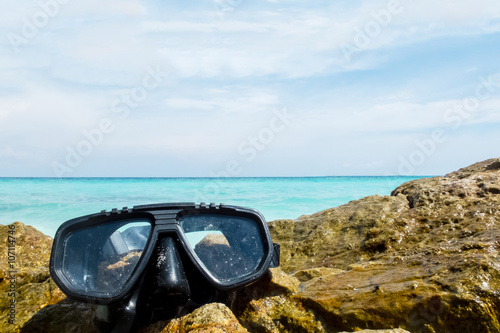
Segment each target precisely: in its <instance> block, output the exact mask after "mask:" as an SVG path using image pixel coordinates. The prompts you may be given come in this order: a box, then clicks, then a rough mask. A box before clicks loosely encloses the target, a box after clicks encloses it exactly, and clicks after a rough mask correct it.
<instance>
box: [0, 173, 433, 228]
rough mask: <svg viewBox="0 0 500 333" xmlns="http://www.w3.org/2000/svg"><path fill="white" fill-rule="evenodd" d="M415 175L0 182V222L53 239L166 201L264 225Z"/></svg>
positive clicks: (384, 191) (381, 190)
mask: <svg viewBox="0 0 500 333" xmlns="http://www.w3.org/2000/svg"><path fill="white" fill-rule="evenodd" d="M417 178H423V177H418V176H414V177H413V176H412V177H404V176H379V177H376V176H366V177H359V176H353V177H347V176H342V177H264V178H0V224H10V223H13V222H15V221H21V222H23V223H24V224H27V225H31V226H33V227H35V228H36V229H38V230H40V231H42V232H43V233H45V234H46V235H49V236H51V237H53V236H54V235H55V233H56V230H57V228H58V227H59V225H61V224H62V223H63V222H65V221H67V220H69V219H72V218H75V217H78V216H82V215H86V214H92V213H97V212H100V211H101V210H103V209H108V210H110V209H112V208H118V209H120V208H122V207H125V206H127V207H133V206H134V205H142V204H152V203H166V202H196V203H199V202H206V203H211V202H215V203H225V204H231V205H239V206H244V207H250V208H253V209H257V210H258V211H260V212H261V213H262V214H263V215H264V216H265V218H266V220H267V221H273V220H276V219H296V218H297V217H299V216H301V215H304V214H312V213H315V212H318V211H321V210H325V209H328V208H332V207H336V206H339V205H342V204H345V203H348V202H349V201H351V200H357V199H360V198H362V197H365V196H369V195H375V194H379V195H390V193H391V191H392V190H393V189H395V188H396V187H398V186H399V185H401V184H402V183H405V182H407V181H410V180H413V179H417Z"/></svg>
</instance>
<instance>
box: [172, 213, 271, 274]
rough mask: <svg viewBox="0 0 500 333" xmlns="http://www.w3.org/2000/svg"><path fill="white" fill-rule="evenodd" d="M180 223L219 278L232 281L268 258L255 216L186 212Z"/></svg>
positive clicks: (199, 257) (210, 271)
mask: <svg viewBox="0 0 500 333" xmlns="http://www.w3.org/2000/svg"><path fill="white" fill-rule="evenodd" d="M180 225H181V227H182V229H183V231H184V234H185V236H186V238H187V240H188V243H189V246H190V248H191V250H192V251H193V252H194V253H195V255H196V256H197V257H198V259H199V261H201V262H202V263H203V265H204V266H205V269H206V271H208V272H209V273H210V274H211V275H212V276H213V277H214V278H215V279H216V280H218V281H220V282H223V283H231V282H232V281H236V280H239V279H241V278H243V277H245V276H247V275H249V274H251V273H253V272H255V270H256V269H257V267H258V266H259V264H260V263H261V262H262V261H263V260H264V259H265V253H264V243H263V239H262V235H261V232H260V229H259V226H258V225H257V222H256V221H255V220H252V219H250V218H246V217H240V216H228V215H215V214H200V215H191V216H183V217H182V218H181V219H180Z"/></svg>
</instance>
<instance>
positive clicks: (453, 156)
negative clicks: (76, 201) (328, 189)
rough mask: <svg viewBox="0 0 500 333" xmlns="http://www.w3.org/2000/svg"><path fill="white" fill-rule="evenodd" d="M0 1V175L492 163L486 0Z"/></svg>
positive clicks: (313, 170) (495, 100) (489, 1)
mask: <svg viewBox="0 0 500 333" xmlns="http://www.w3.org/2000/svg"><path fill="white" fill-rule="evenodd" d="M2 7H3V8H2V11H1V13H0V36H2V39H1V40H0V73H1V80H0V176H44V177H80V176H147V177H151V176H154V177H176V176H327V175H389V174H391V175H440V174H445V173H447V172H450V171H453V170H455V169H457V168H460V167H463V166H466V165H468V164H470V163H473V162H476V161H479V160H483V159H486V158H491V157H499V156H500V154H499V153H498V151H499V149H498V147H499V146H500V136H499V135H498V128H499V126H498V125H499V123H500V112H499V110H500V61H499V60H498V59H499V56H500V4H499V3H498V1H497V0H477V1H451V0H447V1H439V3H435V2H433V1H428V0H423V1H410V0H391V1H307V2H305V1H280V0H268V1H248V0H205V1H192V2H190V3H189V4H186V3H185V2H181V1H136V0H126V1H116V0H110V1H107V2H105V3H104V4H103V3H101V2H99V1H85V2H77V1H72V0H41V1H24V2H13V1H10V2H3V3H2Z"/></svg>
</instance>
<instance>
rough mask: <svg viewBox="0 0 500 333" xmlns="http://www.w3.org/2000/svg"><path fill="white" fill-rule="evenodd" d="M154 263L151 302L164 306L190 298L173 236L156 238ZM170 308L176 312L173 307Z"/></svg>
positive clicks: (187, 283)
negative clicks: (153, 286)
mask: <svg viewBox="0 0 500 333" xmlns="http://www.w3.org/2000/svg"><path fill="white" fill-rule="evenodd" d="M154 265H155V267H154V269H153V271H154V275H155V277H154V281H155V290H154V292H153V295H152V301H153V304H156V305H157V306H163V307H164V306H165V304H167V305H168V304H183V303H185V302H187V301H188V300H189V299H190V296H191V290H190V287H189V282H188V278H187V276H186V272H185V270H184V266H183V264H182V260H181V257H180V254H179V251H178V250H177V247H176V244H175V241H174V239H173V238H171V237H165V238H161V239H160V240H158V245H157V247H156V257H155V261H154ZM171 310H172V311H174V312H176V310H175V309H171Z"/></svg>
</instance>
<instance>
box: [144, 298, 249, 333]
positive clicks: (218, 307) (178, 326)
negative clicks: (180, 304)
mask: <svg viewBox="0 0 500 333" xmlns="http://www.w3.org/2000/svg"><path fill="white" fill-rule="evenodd" d="M157 332H162V333H163V332H165V333H166V332H169V333H188V332H190V333H224V332H228V333H246V332H248V331H247V330H246V329H245V328H243V326H241V324H240V323H239V322H238V320H237V319H236V317H235V316H234V314H233V313H232V312H231V310H230V309H229V308H228V307H227V306H225V305H224V304H221V303H211V304H207V305H204V306H202V307H200V308H198V309H196V310H194V311H193V312H192V313H190V314H188V315H186V316H184V317H181V318H177V319H173V320H171V321H169V322H159V323H156V324H154V325H151V326H148V327H146V328H143V329H141V330H140V331H139V333H157Z"/></svg>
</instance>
